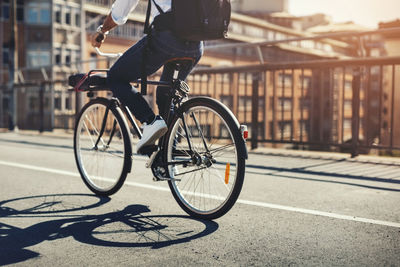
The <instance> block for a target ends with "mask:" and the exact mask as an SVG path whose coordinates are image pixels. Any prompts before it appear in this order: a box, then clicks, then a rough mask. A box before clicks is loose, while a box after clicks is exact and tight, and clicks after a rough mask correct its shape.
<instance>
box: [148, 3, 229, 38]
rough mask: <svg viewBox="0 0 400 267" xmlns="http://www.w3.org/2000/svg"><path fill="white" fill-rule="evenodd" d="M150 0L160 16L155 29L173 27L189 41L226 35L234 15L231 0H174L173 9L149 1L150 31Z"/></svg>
mask: <svg viewBox="0 0 400 267" xmlns="http://www.w3.org/2000/svg"><path fill="white" fill-rule="evenodd" d="M151 1H153V3H154V4H155V6H156V7H157V9H158V11H159V12H160V15H158V16H157V17H156V18H154V22H153V25H154V27H155V28H156V29H161V30H165V29H168V30H171V31H173V32H174V33H175V35H176V36H177V37H179V38H181V39H184V40H188V41H202V40H215V39H222V38H225V37H226V35H227V32H228V25H229V22H230V18H231V3H230V0H171V11H169V12H164V11H163V10H162V9H161V8H160V6H159V5H157V3H156V2H155V0H149V5H148V8H147V16H146V23H145V33H149V31H150V26H149V17H150V9H151Z"/></svg>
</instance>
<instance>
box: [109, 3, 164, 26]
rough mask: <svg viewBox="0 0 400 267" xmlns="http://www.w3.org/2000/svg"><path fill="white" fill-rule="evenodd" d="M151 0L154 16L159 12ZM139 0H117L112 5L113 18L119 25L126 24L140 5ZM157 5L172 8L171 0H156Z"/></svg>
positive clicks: (152, 14)
mask: <svg viewBox="0 0 400 267" xmlns="http://www.w3.org/2000/svg"><path fill="white" fill-rule="evenodd" d="M148 1H151V2H152V3H151V5H152V6H151V17H152V18H154V17H155V16H157V15H158V14H159V12H158V10H157V7H156V6H155V5H154V3H153V0H148ZM138 3H139V0H115V2H114V4H113V5H112V7H111V18H112V19H113V20H114V22H115V23H116V24H118V25H122V24H124V23H125V22H126V21H127V20H128V15H129V13H131V12H132V11H133V10H134V9H135V8H136V6H137V5H138ZM156 3H157V5H159V6H160V7H161V9H162V10H163V11H168V10H169V9H171V0H156Z"/></svg>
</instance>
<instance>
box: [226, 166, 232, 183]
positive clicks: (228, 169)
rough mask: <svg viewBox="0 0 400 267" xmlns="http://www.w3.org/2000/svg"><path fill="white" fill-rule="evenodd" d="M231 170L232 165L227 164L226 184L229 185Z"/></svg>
mask: <svg viewBox="0 0 400 267" xmlns="http://www.w3.org/2000/svg"><path fill="white" fill-rule="evenodd" d="M230 170H231V164H230V163H227V164H226V167H225V184H228V183H229V172H230Z"/></svg>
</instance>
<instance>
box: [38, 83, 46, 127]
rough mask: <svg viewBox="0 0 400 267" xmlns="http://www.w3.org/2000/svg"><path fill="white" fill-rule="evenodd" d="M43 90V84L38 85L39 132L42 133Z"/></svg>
mask: <svg viewBox="0 0 400 267" xmlns="http://www.w3.org/2000/svg"><path fill="white" fill-rule="evenodd" d="M44 90H45V83H44V82H42V83H40V88H39V132H40V133H42V132H43V130H44Z"/></svg>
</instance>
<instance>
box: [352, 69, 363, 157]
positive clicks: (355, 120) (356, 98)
mask: <svg viewBox="0 0 400 267" xmlns="http://www.w3.org/2000/svg"><path fill="white" fill-rule="evenodd" d="M360 85H361V70H360V68H354V69H353V82H352V87H353V88H352V89H353V98H352V119H351V120H352V121H351V125H352V127H351V157H352V158H354V157H357V156H358V146H359V136H360Z"/></svg>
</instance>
